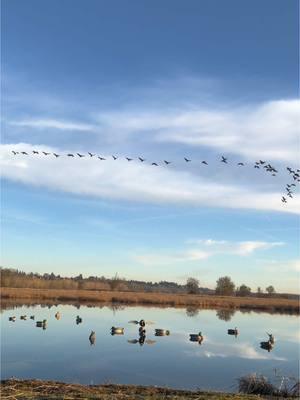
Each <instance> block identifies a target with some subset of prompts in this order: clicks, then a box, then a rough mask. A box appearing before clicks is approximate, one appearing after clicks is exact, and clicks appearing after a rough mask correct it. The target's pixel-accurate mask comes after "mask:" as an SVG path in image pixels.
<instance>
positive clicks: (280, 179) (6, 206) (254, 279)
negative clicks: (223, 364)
mask: <svg viewBox="0 0 300 400" xmlns="http://www.w3.org/2000/svg"><path fill="white" fill-rule="evenodd" d="M298 7H299V5H298V1H294V0H290V1H286V0H270V1H269V0H259V1H255V0H251V1H250V0H249V1H244V2H241V1H233V0H228V1H226V2H222V1H216V0H209V1H208V0H201V1H192V0H190V1H189V2H184V1H182V0H181V1H179V0H172V1H167V0H166V1H164V2H160V1H151V2H150V1H141V0H139V1H133V0H132V1H109V2H108V1H93V0H89V1H88V2H84V1H79V0H77V1H70V0H62V1H61V0H60V1H56V0H55V1H53V0H52V1H43V2H40V1H32V0H27V1H26V2H20V1H16V0H9V1H8V0H6V1H3V2H2V10H1V11H2V75H3V77H2V119H1V127H2V145H1V151H0V157H1V158H0V160H1V169H2V239H3V240H2V242H3V245H2V265H5V266H10V267H16V268H20V269H23V270H26V271H32V270H33V271H38V272H49V271H54V272H55V273H60V274H64V275H74V274H78V273H83V275H85V276H88V275H96V274H97V275H106V276H112V275H114V273H116V272H118V274H119V275H121V276H124V277H126V278H132V279H134V278H136V279H145V280H155V281H156V280H174V281H177V282H184V281H185V280H186V278H187V277H188V276H195V277H197V278H198V279H199V280H200V282H201V284H202V285H203V286H209V287H214V284H215V281H216V279H217V278H218V277H219V276H222V275H225V274H226V275H230V276H232V278H233V279H234V281H235V282H236V283H237V284H238V285H239V284H241V283H247V284H249V285H250V286H251V287H252V288H253V289H255V288H256V287H257V286H262V287H265V286H267V285H268V284H273V285H274V286H275V288H277V289H278V290H282V291H290V292H298V291H299V279H298V278H299V270H300V265H299V250H298V244H299V212H300V202H299V193H296V194H295V196H294V198H293V199H291V200H290V201H289V202H288V203H287V204H284V205H283V204H282V203H281V201H280V198H281V195H282V194H283V193H284V186H285V183H287V182H290V180H289V179H290V178H289V177H288V175H287V173H286V171H285V168H286V166H287V165H291V166H293V167H297V165H298V167H297V168H299V163H298V156H299V123H300V120H299V112H298V110H299V100H298V86H299V85H298V56H299V54H298V16H299V13H298ZM12 149H16V150H19V151H22V150H25V151H28V152H32V150H33V149H37V150H39V151H42V150H46V151H47V150H49V151H51V152H57V153H59V154H66V153H68V152H82V153H86V152H88V151H92V152H93V153H97V155H101V156H104V157H105V158H107V160H106V161H105V162H104V161H103V162H101V161H100V160H97V159H96V157H95V158H92V159H91V158H88V157H85V158H83V159H74V160H73V159H70V158H67V157H60V158H58V159H55V158H54V157H53V156H51V158H49V157H47V158H46V157H44V158H43V157H42V156H35V157H33V155H31V156H30V157H29V156H28V157H26V156H21V155H20V156H17V157H14V156H13V155H12V153H11V150H12ZM111 154H116V155H117V156H118V157H119V158H118V160H116V161H114V160H113V159H112V158H111ZM221 154H225V155H226V156H227V157H228V160H229V164H228V165H223V164H221V163H220V155H221ZM125 156H129V157H132V158H134V160H133V162H131V163H128V162H127V160H126V159H124V157H125ZM138 156H144V157H145V158H146V160H147V161H146V162H145V163H141V162H140V161H138V160H137V157H138ZM183 157H188V158H191V159H192V160H193V161H192V162H191V163H186V162H185V161H184V160H183ZM259 158H261V159H266V160H268V161H269V162H271V163H272V164H274V165H276V167H277V168H278V170H279V171H280V172H279V174H278V176H276V177H275V178H273V179H271V178H272V177H271V176H269V175H266V174H263V173H262V172H261V171H257V170H254V169H253V164H254V162H255V161H256V160H258V159H259ZM163 159H167V160H170V161H172V164H170V165H168V166H165V165H162V163H163V161H162V160H163ZM201 160H207V162H208V164H209V165H208V166H207V167H205V166H204V165H203V164H202V165H201ZM240 161H242V162H244V163H245V164H246V166H245V168H243V169H241V168H238V167H237V162H240ZM152 162H157V163H158V164H159V167H155V166H152V165H151V163H152Z"/></svg>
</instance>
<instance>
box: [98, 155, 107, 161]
mask: <svg viewBox="0 0 300 400" xmlns="http://www.w3.org/2000/svg"><path fill="white" fill-rule="evenodd" d="M98 158H99V160H101V161H105V160H106V158H104V157H100V156H99V157H98Z"/></svg>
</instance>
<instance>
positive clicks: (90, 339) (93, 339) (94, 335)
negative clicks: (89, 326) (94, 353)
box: [89, 331, 96, 346]
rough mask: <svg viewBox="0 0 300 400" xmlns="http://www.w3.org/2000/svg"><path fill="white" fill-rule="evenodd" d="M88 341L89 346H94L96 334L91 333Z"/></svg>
mask: <svg viewBox="0 0 300 400" xmlns="http://www.w3.org/2000/svg"><path fill="white" fill-rule="evenodd" d="M89 341H90V343H91V346H92V345H93V344H95V341H96V332H94V331H91V333H90V336H89Z"/></svg>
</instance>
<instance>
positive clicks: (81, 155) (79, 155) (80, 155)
mask: <svg viewBox="0 0 300 400" xmlns="http://www.w3.org/2000/svg"><path fill="white" fill-rule="evenodd" d="M77 155H78V157H80V158H82V157H85V155H84V154H80V153H77Z"/></svg>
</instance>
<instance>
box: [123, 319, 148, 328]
mask: <svg viewBox="0 0 300 400" xmlns="http://www.w3.org/2000/svg"><path fill="white" fill-rule="evenodd" d="M128 323H129V324H136V325H140V326H145V325H146V324H147V325H151V324H154V322H153V321H145V320H143V319H141V320H140V321H136V320H132V321H128Z"/></svg>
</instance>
